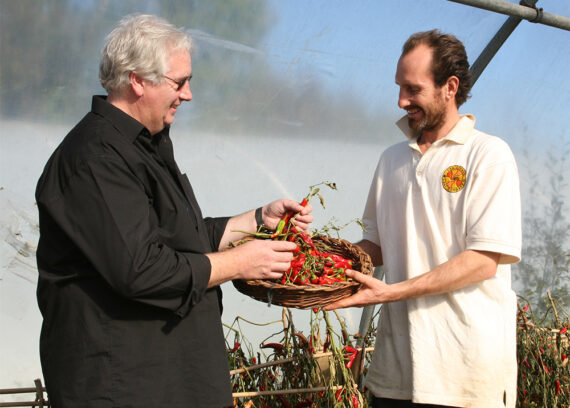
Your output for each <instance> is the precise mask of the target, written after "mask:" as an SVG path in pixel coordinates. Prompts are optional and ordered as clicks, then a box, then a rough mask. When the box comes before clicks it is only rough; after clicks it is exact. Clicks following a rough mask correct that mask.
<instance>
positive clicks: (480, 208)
mask: <svg viewBox="0 0 570 408" xmlns="http://www.w3.org/2000/svg"><path fill="white" fill-rule="evenodd" d="M482 157H483V160H482V161H481V164H480V165H479V166H478V168H477V170H476V171H475V173H474V177H473V180H472V181H471V183H472V185H471V187H470V193H469V194H470V198H469V208H468V213H467V240H466V243H467V245H466V249H470V250H480V251H490V252H497V253H500V254H501V257H500V259H499V263H501V264H510V263H516V262H518V261H520V257H521V246H522V243H521V241H522V238H521V236H522V233H521V201H520V187H519V176H518V169H517V165H516V162H515V158H514V156H513V154H512V152H511V150H510V148H509V147H508V145H507V144H506V143H505V142H503V141H502V140H500V139H498V138H494V139H493V140H492V142H490V143H488V144H487V145H486V146H485V149H484V151H483V153H482Z"/></svg>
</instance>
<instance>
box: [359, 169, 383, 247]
mask: <svg viewBox="0 0 570 408" xmlns="http://www.w3.org/2000/svg"><path fill="white" fill-rule="evenodd" d="M379 172H380V163H378V165H377V167H376V171H375V172H374V176H373V177H372V183H371V184H370V190H369V191H368V198H367V199H366V204H365V206H364V213H363V215H362V222H363V223H364V228H365V230H364V232H363V233H362V239H365V240H368V241H370V242H373V243H374V244H376V245H378V246H380V234H379V231H378V213H377V211H378V200H379V198H380V197H379V193H380V190H381V185H382V180H381V179H380V175H379Z"/></svg>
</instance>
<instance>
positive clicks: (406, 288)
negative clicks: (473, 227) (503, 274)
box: [390, 251, 500, 300]
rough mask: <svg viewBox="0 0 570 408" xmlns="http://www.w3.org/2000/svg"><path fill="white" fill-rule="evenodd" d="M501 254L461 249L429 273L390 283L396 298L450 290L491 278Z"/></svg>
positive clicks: (401, 298) (407, 297)
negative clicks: (457, 253) (461, 250)
mask: <svg viewBox="0 0 570 408" xmlns="http://www.w3.org/2000/svg"><path fill="white" fill-rule="evenodd" d="M499 257H500V254H498V253H495V252H485V251H464V252H461V253H460V254H459V255H457V256H455V257H453V258H451V259H450V260H449V261H447V262H445V263H443V264H441V265H439V266H437V267H435V268H434V269H432V270H431V271H429V272H426V273H424V274H422V275H420V276H417V277H415V278H412V279H408V280H406V281H403V282H399V283H395V284H392V285H390V291H392V296H393V298H394V299H393V300H403V299H412V298H417V297H421V296H428V295H435V294H439V293H445V292H450V291H452V290H456V289H460V288H464V287H466V286H469V285H472V284H475V283H479V282H482V281H484V280H486V279H489V278H492V277H493V276H495V274H496V273H497V266H498V263H499Z"/></svg>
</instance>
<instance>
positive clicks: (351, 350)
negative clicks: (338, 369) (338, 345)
mask: <svg viewBox="0 0 570 408" xmlns="http://www.w3.org/2000/svg"><path fill="white" fill-rule="evenodd" d="M344 350H345V351H346V352H347V354H348V362H347V363H346V364H345V366H346V368H350V367H352V363H354V360H355V359H356V355H357V354H358V350H356V349H355V348H354V347H352V346H345V347H344Z"/></svg>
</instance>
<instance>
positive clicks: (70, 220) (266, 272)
mask: <svg viewBox="0 0 570 408" xmlns="http://www.w3.org/2000/svg"><path fill="white" fill-rule="evenodd" d="M191 49H192V42H191V39H190V37H189V36H188V35H187V34H186V33H185V32H184V31H182V30H180V29H177V28H175V27H173V26H172V25H170V24H169V23H168V22H166V21H164V20H162V19H160V18H157V17H154V16H149V15H134V16H127V17H126V18H125V19H123V20H122V21H121V22H120V23H119V25H118V26H117V28H115V30H113V31H112V32H111V34H110V35H109V36H108V38H107V42H106V45H105V47H104V50H103V53H102V58H101V64H100V80H101V84H102V85H103V87H104V88H105V89H106V90H107V93H108V96H107V97H102V96H95V97H93V104H92V110H91V112H89V113H88V114H87V115H86V116H85V117H84V118H83V119H82V120H81V121H80V122H79V123H78V124H77V125H76V126H75V128H74V129H73V130H71V132H70V133H69V134H68V135H67V136H66V137H65V139H64V140H63V141H62V143H61V144H60V145H59V146H58V147H57V149H56V150H55V152H54V153H53V155H52V156H51V158H50V159H49V161H48V163H47V165H46V167H45V170H44V172H43V174H42V176H41V178H40V180H39V182H38V185H37V189H36V200H37V204H38V210H39V217H40V240H39V244H38V250H37V263H38V270H39V278H38V290H37V297H38V304H39V307H40V310H41V312H42V315H43V319H44V321H43V325H42V331H41V338H40V355H41V363H42V370H43V373H44V378H45V382H46V387H47V391H48V395H49V399H50V401H51V405H52V406H53V407H54V408H60V407H73V408H75V407H135V406H136V407H169V408H170V407H190V406H191V407H222V406H228V405H232V398H231V390H230V379H229V371H228V362H227V356H226V352H225V342H224V338H223V330H222V324H221V311H222V303H221V298H222V297H221V290H220V287H219V285H220V284H222V283H223V282H226V281H229V280H232V279H276V278H279V277H281V275H282V274H283V272H284V271H286V270H287V269H288V267H289V265H290V261H291V259H292V257H293V254H292V251H293V250H294V249H295V248H296V245H295V244H294V243H291V242H283V241H280V242H277V241H261V240H253V241H251V242H248V243H246V244H243V245H240V246H238V247H236V248H233V249H229V250H225V251H221V250H223V249H225V248H227V247H228V245H229V243H230V242H231V241H234V240H237V239H240V238H242V237H243V234H242V233H238V232H235V231H238V230H240V231H244V230H245V231H253V230H256V228H257V226H258V225H259V224H262V223H263V224H265V225H266V226H268V227H269V228H272V227H275V226H276V225H277V223H278V221H279V219H280V218H281V216H282V215H283V214H285V213H286V212H290V211H291V212H295V213H299V216H298V217H297V218H296V223H297V225H298V226H299V227H300V228H302V229H306V228H307V227H308V224H309V223H310V222H311V221H312V219H313V217H312V215H311V214H310V212H311V207H310V206H307V208H304V207H302V206H301V205H300V204H299V203H297V202H295V201H292V200H277V201H274V202H271V203H269V204H267V205H265V206H263V207H260V208H258V209H257V210H252V211H249V212H246V213H244V214H241V215H237V216H234V217H224V218H203V217H202V213H201V211H200V208H199V206H198V203H197V202H196V199H195V197H194V193H193V191H192V187H191V185H190V182H189V180H188V178H187V177H186V175H185V174H182V173H181V172H180V170H179V168H178V166H177V165H176V162H175V161H174V155H173V147H172V142H171V140H170V137H169V126H170V124H171V123H172V122H173V121H174V116H175V114H176V111H177V108H178V106H180V104H181V103H182V102H184V101H190V100H191V99H192V93H191V91H190V79H191V77H192V68H191Z"/></svg>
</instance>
